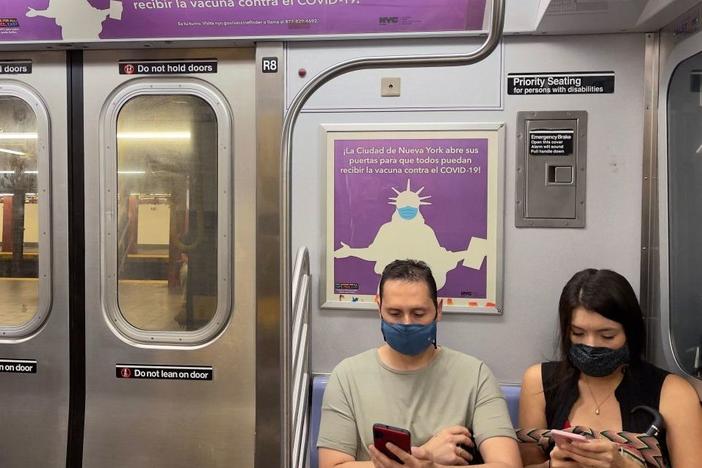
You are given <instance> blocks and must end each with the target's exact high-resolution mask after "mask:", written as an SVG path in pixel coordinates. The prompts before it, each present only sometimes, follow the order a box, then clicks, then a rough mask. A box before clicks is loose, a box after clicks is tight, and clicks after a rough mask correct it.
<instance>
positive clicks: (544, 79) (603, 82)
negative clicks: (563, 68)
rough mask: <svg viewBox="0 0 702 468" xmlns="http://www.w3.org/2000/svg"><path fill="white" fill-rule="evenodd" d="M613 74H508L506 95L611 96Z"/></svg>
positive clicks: (611, 72)
mask: <svg viewBox="0 0 702 468" xmlns="http://www.w3.org/2000/svg"><path fill="white" fill-rule="evenodd" d="M612 93H614V72H613V71H607V72H569V73H510V74H508V75H507V94H516V95H523V96H537V95H539V96H542V95H544V94H612Z"/></svg>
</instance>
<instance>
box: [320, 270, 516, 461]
mask: <svg viewBox="0 0 702 468" xmlns="http://www.w3.org/2000/svg"><path fill="white" fill-rule="evenodd" d="M377 302H378V306H379V312H380V320H381V330H382V333H383V337H384V338H385V341H386V343H385V344H384V345H382V346H381V347H380V348H378V349H372V350H369V351H366V352H364V353H361V354H359V355H357V356H354V357H351V358H348V359H345V360H344V361H342V362H341V363H340V364H339V365H338V366H337V367H336V368H335V369H334V372H333V373H332V375H331V377H330V379H329V384H328V385H327V388H326V391H325V393H324V402H323V404H322V420H321V423H320V431H319V439H318V441H317V447H318V448H319V466H320V468H353V467H358V468H361V467H367V468H371V467H374V468H396V467H397V468H399V467H401V466H405V467H411V468H415V467H422V468H439V467H444V466H463V465H468V463H469V462H470V461H471V460H472V456H471V454H470V451H471V449H472V448H473V447H474V442H473V440H474V441H475V445H477V447H478V450H479V452H480V455H481V456H482V458H483V460H484V461H485V464H484V465H481V466H485V467H490V468H516V467H521V466H522V465H521V461H520V457H519V450H518V449H517V443H516V440H515V438H514V437H515V436H514V431H513V429H512V424H511V422H510V419H509V414H508V412H507V406H506V404H505V401H504V397H503V396H502V394H501V393H500V390H499V386H498V385H497V383H496V381H495V378H494V376H493V375H492V373H491V372H490V370H489V369H488V368H487V367H486V366H485V364H483V363H482V362H481V361H479V360H478V359H475V358H473V357H471V356H467V355H465V354H462V353H459V352H456V351H453V350H450V349H448V348H446V347H437V346H436V324H437V322H438V321H439V320H441V307H442V303H441V302H437V296H436V283H435V281H434V278H433V276H432V274H431V270H430V269H429V267H428V266H427V265H426V264H425V263H424V262H418V261H414V260H395V261H394V262H392V263H390V264H389V265H388V266H387V267H385V270H384V271H383V274H382V277H381V279H380V286H379V294H378V299H377ZM374 423H382V424H387V425H390V426H395V427H401V428H404V429H407V430H409V431H410V433H411V436H412V444H413V445H415V446H417V447H413V448H412V453H411V454H410V453H406V452H404V451H402V450H400V449H399V448H397V447H395V446H394V445H392V444H387V448H388V449H389V450H390V451H392V452H393V453H394V454H395V455H396V456H397V457H398V458H399V459H400V460H402V462H403V463H404V465H401V464H399V463H397V462H395V461H393V460H391V459H390V458H389V457H387V456H386V455H384V454H383V453H381V452H380V451H378V450H377V449H376V448H375V447H374V446H373V445H372V444H373V431H372V427H373V424H374ZM471 435H472V436H473V439H471Z"/></svg>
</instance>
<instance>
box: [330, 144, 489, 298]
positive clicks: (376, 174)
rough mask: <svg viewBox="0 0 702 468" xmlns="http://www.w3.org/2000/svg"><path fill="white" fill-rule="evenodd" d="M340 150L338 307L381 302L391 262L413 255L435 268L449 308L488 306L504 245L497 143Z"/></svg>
mask: <svg viewBox="0 0 702 468" xmlns="http://www.w3.org/2000/svg"><path fill="white" fill-rule="evenodd" d="M464 133H465V132H464ZM328 143H329V142H328ZM331 143H333V168H332V167H330V168H328V170H329V171H331V173H328V177H329V178H330V180H331V182H332V183H333V206H329V207H328V210H327V216H330V215H332V216H333V220H328V221H327V223H328V228H330V227H331V228H332V230H331V232H328V235H327V241H328V243H330V244H333V245H330V246H328V249H327V250H328V255H329V256H330V257H331V258H332V260H331V262H328V266H329V267H331V269H332V270H333V272H329V271H328V272H327V275H330V274H331V277H330V278H329V279H328V281H329V280H330V281H331V284H329V286H330V287H331V289H333V291H329V292H330V294H332V295H333V296H334V300H335V301H340V302H344V301H348V300H351V301H352V302H355V301H357V300H359V298H363V297H364V298H366V299H367V298H368V297H373V296H374V295H375V294H376V292H377V287H378V282H379V280H380V273H382V271H383V268H384V267H385V266H386V265H387V264H388V263H390V262H391V261H393V260H395V259H406V258H413V259H417V260H423V261H425V262H426V263H427V264H429V266H430V267H431V269H432V272H433V274H434V277H435V279H436V283H437V288H438V293H439V296H440V297H443V298H450V299H449V304H457V303H459V302H460V303H462V304H466V305H468V304H470V305H473V303H474V301H480V304H479V305H481V306H485V305H486V303H487V302H489V301H488V299H489V296H491V294H490V292H489V291H488V289H489V287H488V286H489V284H488V283H489V274H488V266H489V264H490V262H489V261H488V257H489V256H490V252H494V249H493V250H491V249H490V248H489V244H490V243H491V242H492V243H494V242H495V239H494V237H495V234H494V232H491V231H494V229H491V227H490V226H491V224H490V223H491V222H493V221H494V217H495V216H494V214H493V215H491V214H490V213H489V210H490V203H489V197H490V193H491V190H490V189H491V187H490V185H491V180H496V177H494V175H492V174H491V173H490V171H492V170H496V169H495V168H493V166H492V165H491V164H490V151H489V149H490V148H489V147H490V141H489V138H488V137H487V136H485V137H462V138H459V137H456V138H452V137H430V138H421V136H418V137H413V138H390V139H343V138H342V137H339V138H338V139H333V141H332V142H331ZM331 143H329V144H331ZM493 202H494V200H493ZM328 203H332V201H331V200H328ZM330 208H332V209H331V211H330ZM332 213H333V214H332ZM491 237H492V238H491ZM491 260H494V259H491ZM492 300H493V301H494V299H492ZM486 301H487V302H486ZM475 305H478V303H477V302H476V303H475ZM488 305H489V306H494V303H490V304H488Z"/></svg>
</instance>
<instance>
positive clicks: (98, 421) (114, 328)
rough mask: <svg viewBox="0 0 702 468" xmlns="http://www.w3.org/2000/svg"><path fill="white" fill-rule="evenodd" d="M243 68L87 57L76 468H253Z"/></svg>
mask: <svg viewBox="0 0 702 468" xmlns="http://www.w3.org/2000/svg"><path fill="white" fill-rule="evenodd" d="M254 61H255V51H254V50H253V49H246V48H239V49H206V50H205V49H203V50H159V51H144V50H140V51H128V50H127V51H88V52H86V53H85V55H84V90H85V91H84V92H85V95H84V98H85V120H86V122H85V155H86V156H85V219H86V226H85V232H86V241H85V242H86V248H85V250H86V260H85V267H86V271H85V273H86V283H85V286H86V298H85V300H86V318H85V323H86V400H85V439H84V450H83V466H84V467H85V468H106V467H129V468H141V467H143V468H147V467H148V468H153V467H169V468H179V467H182V468H192V467H219V466H221V467H252V466H254V445H255V390H256V387H255V381H256V375H255V363H256V361H255V339H256V336H255V324H256V316H255V283H256V279H255V244H254V239H255V224H256V219H255V188H256V185H255V184H256V173H255V169H256V159H255V154H256V142H255V135H256V128H255V88H254V82H255V72H254Z"/></svg>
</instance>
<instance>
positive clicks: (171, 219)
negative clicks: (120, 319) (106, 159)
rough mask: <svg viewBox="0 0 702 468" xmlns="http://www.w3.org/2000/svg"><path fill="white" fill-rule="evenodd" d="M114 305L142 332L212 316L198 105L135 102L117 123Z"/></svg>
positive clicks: (175, 99)
mask: <svg viewBox="0 0 702 468" xmlns="http://www.w3.org/2000/svg"><path fill="white" fill-rule="evenodd" d="M117 183H118V184H117V185H118V194H117V201H118V203H117V205H118V213H117V221H118V223H117V226H118V229H117V234H118V236H117V237H118V238H117V267H118V302H119V308H120V311H121V313H122V315H123V316H124V317H125V319H126V320H127V321H128V322H129V323H131V324H132V325H133V326H135V327H136V328H139V329H142V330H148V331H178V330H195V329H198V328H201V327H203V326H204V325H206V324H207V323H208V322H209V321H210V320H211V319H212V317H213V316H214V314H215V311H216V308H217V201H218V200H217V120H216V116H215V113H214V111H213V109H212V108H211V107H210V106H209V104H207V103H206V102H205V101H203V100H202V99H200V98H198V97H195V96H188V95H165V96H153V95H148V96H139V97H136V98H133V99H131V100H130V101H128V102H127V103H126V104H125V105H124V107H123V108H122V109H121V111H120V113H119V116H118V119H117Z"/></svg>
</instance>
